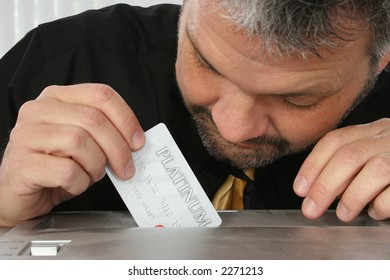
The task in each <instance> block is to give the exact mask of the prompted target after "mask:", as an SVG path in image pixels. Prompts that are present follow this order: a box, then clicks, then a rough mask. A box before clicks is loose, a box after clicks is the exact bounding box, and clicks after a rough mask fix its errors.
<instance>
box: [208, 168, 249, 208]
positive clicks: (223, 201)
mask: <svg viewBox="0 0 390 280" xmlns="http://www.w3.org/2000/svg"><path fill="white" fill-rule="evenodd" d="M235 175H236V174H235ZM242 175H244V176H237V175H236V176H234V175H229V176H228V177H227V178H226V180H225V182H224V183H223V184H222V185H221V186H220V187H219V189H218V190H217V193H216V194H215V195H214V197H213V199H212V203H213V205H214V207H215V209H217V210H243V209H244V202H243V197H244V190H245V187H246V186H247V184H248V181H252V182H253V180H254V175H255V171H254V169H248V170H245V171H244V172H243V174H242ZM245 177H246V178H245Z"/></svg>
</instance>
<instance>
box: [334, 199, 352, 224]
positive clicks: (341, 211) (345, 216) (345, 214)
mask: <svg viewBox="0 0 390 280" xmlns="http://www.w3.org/2000/svg"><path fill="white" fill-rule="evenodd" d="M336 212H337V216H338V217H339V218H340V219H341V220H343V221H349V211H348V209H347V208H346V207H345V205H344V203H342V202H341V201H340V202H339V204H338V205H337V209H336Z"/></svg>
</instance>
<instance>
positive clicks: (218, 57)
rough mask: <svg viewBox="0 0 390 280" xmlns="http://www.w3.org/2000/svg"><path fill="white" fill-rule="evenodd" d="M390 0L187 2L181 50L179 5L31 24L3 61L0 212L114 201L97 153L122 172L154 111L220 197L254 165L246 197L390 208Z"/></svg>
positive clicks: (309, 208) (310, 211)
mask: <svg viewBox="0 0 390 280" xmlns="http://www.w3.org/2000/svg"><path fill="white" fill-rule="evenodd" d="M386 2H387V1H374V0H372V1H357V0H356V1H339V0H337V1H315V2H313V1H310V2H309V1H308V2H306V1H287V0H284V1H272V0H257V1H254V0H247V1H238V0H236V1H235V0H215V1H206V0H198V1H195V0H187V1H186V2H185V3H184V6H183V9H182V11H181V15H180V23H179V30H178V31H177V34H178V44H177V52H176V38H175V36H176V29H175V27H176V24H177V21H178V14H179V8H178V7H176V6H169V5H168V6H159V7H153V8H150V9H139V8H131V7H128V6H123V5H119V6H113V7H111V8H108V9H104V10H100V11H96V12H89V13H86V14H84V15H81V16H76V17H74V18H70V19H64V20H61V21H57V22H55V23H52V24H47V25H43V26H41V27H40V28H38V29H37V30H35V31H34V32H32V33H30V34H29V35H27V37H26V38H25V39H24V40H22V41H21V42H20V43H19V44H18V45H16V46H15V48H14V49H13V50H12V51H11V52H10V53H9V54H7V55H6V56H5V57H4V58H3V60H2V62H1V64H0V73H1V79H0V80H1V81H0V88H1V93H2V95H1V98H2V101H1V104H3V105H2V106H3V108H2V109H1V112H2V113H1V114H2V117H1V118H2V123H1V133H2V137H3V138H5V140H6V142H7V146H6V149H5V152H4V156H3V159H2V164H1V168H0V225H6V226H12V225H15V224H17V223H19V222H21V221H23V220H26V219H30V218H33V217H36V216H38V215H43V214H46V213H48V212H49V211H51V210H52V209H53V208H55V209H56V210H64V209H67V210H69V209H75V210H107V209H111V210H119V209H123V203H122V202H121V201H120V199H119V197H118V195H117V194H116V193H115V191H113V188H112V186H110V185H109V182H108V181H107V178H106V177H104V175H105V173H104V166H105V165H106V164H107V163H108V164H110V166H111V168H112V169H113V171H114V172H115V173H116V174H117V175H118V176H119V177H121V178H123V179H127V178H130V177H131V176H132V175H133V174H134V165H133V161H132V157H131V153H132V151H136V150H138V149H140V148H141V147H142V146H143V144H144V143H145V138H144V134H143V130H146V129H148V128H150V127H152V126H154V125H155V124H157V123H158V122H164V123H166V124H167V126H168V128H169V129H170V131H171V133H172V134H173V136H174V138H175V140H176V141H177V143H178V145H179V147H180V149H181V150H182V152H183V153H184V155H185V156H186V158H187V160H188V161H189V163H190V165H191V168H192V169H193V170H194V172H195V174H196V176H197V177H198V179H199V181H200V182H201V184H202V186H203V187H204V189H205V191H206V193H207V194H208V195H209V197H210V199H213V202H214V203H215V205H218V203H219V201H218V194H219V191H220V190H221V188H220V186H221V184H222V183H223V182H224V181H225V179H226V177H227V176H228V175H229V174H230V173H237V172H238V171H237V170H251V169H253V168H255V169H256V170H255V178H254V181H255V182H254V185H253V184H251V187H249V186H247V187H246V188H245V191H244V194H243V196H244V197H243V198H241V200H242V201H243V202H242V203H241V204H243V205H244V207H245V208H247V209H250V208H252V209H256V208H269V209H288V208H299V207H300V205H301V203H303V204H302V211H303V213H304V215H305V216H307V217H309V218H317V217H319V216H320V215H321V214H322V213H323V212H324V211H325V210H326V209H328V208H329V207H336V213H337V215H338V217H339V218H340V219H341V220H343V221H351V220H352V219H353V218H354V217H356V215H357V214H358V213H359V212H360V211H361V210H362V209H363V208H364V207H365V206H366V205H368V213H369V215H370V216H371V217H373V218H374V219H385V218H388V217H389V216H390V190H389V189H388V188H387V186H388V185H389V183H390V153H389V152H390V145H389V143H390V121H389V119H386V118H387V117H389V113H390V111H389V109H390V108H389V106H390V103H389V97H388V94H387V88H388V87H389V81H390V80H389V79H390V77H389V73H387V72H386V71H384V69H385V67H386V65H387V64H388V63H389V61H390V33H389V31H388V30H390V28H389V26H388V25H389V22H390V20H389V18H390V4H388V3H386ZM174 67H176V68H174ZM175 75H176V76H175ZM176 81H177V84H178V86H179V88H180V91H178V89H177V88H176ZM51 85H62V86H51ZM65 85H67V86H65ZM16 118H17V119H16ZM3 119H4V121H3ZM362 123H365V124H362ZM10 130H11V132H10V135H9V136H8V132H9V131H10ZM314 144H315V145H314ZM313 146H314V148H313ZM204 147H206V149H205V148H204ZM311 148H313V149H312V150H311ZM241 176H243V177H245V175H243V174H241ZM103 177H104V179H102V178H103ZM252 183H253V182H252ZM230 190H231V189H230ZM294 192H295V193H296V194H294ZM300 197H302V198H300ZM303 198H304V199H303ZM338 199H340V200H339V201H338ZM302 201H303V202H302ZM333 202H334V203H333ZM332 203H333V205H332V206H331V204H332ZM228 207H229V206H228Z"/></svg>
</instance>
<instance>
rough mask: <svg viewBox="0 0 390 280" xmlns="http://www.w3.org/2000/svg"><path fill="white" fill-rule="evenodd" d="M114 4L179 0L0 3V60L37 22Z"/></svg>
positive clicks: (21, 0)
mask: <svg viewBox="0 0 390 280" xmlns="http://www.w3.org/2000/svg"><path fill="white" fill-rule="evenodd" d="M115 3H128V4H131V5H137V6H150V5H154V4H158V3H172V4H181V3H183V0H122V1H116V0H0V58H1V57H2V56H3V55H4V54H5V53H6V52H7V51H8V50H9V49H10V48H11V47H12V46H13V45H14V44H15V43H16V42H17V41H19V40H20V39H21V38H22V37H23V36H24V35H25V34H26V33H27V32H28V31H29V30H31V29H32V28H34V27H36V26H37V25H38V24H40V23H43V22H48V21H52V20H54V19H57V18H62V17H65V16H70V15H73V14H76V13H80V12H82V11H85V10H88V9H98V8H102V7H105V6H109V5H112V4H115Z"/></svg>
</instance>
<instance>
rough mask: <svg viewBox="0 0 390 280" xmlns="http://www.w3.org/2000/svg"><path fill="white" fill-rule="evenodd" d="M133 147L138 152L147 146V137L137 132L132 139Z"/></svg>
mask: <svg viewBox="0 0 390 280" xmlns="http://www.w3.org/2000/svg"><path fill="white" fill-rule="evenodd" d="M131 144H132V145H131V147H132V148H133V149H134V150H135V151H137V150H139V149H141V148H142V147H143V146H144V144H145V135H144V133H143V132H140V131H136V132H135V133H134V134H133V136H132V138H131Z"/></svg>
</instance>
